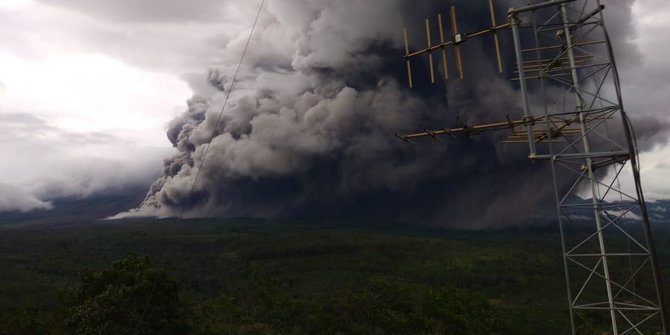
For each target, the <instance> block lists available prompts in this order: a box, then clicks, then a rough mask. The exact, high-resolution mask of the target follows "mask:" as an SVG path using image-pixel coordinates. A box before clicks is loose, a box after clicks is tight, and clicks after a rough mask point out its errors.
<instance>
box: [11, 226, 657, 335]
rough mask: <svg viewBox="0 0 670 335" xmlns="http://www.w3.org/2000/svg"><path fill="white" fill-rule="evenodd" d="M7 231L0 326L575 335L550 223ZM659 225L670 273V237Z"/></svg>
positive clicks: (42, 330)
mask: <svg viewBox="0 0 670 335" xmlns="http://www.w3.org/2000/svg"><path fill="white" fill-rule="evenodd" d="M0 229H1V230H0V269H2V271H1V272H0V334H36V335H37V334H567V333H568V332H569V329H568V327H569V319H568V313H567V308H566V306H567V302H566V296H565V285H564V282H563V278H564V277H563V267H562V261H561V256H560V254H561V253H560V244H559V242H558V233H557V232H556V231H555V229H553V228H537V229H515V230H501V231H454V230H447V229H443V228H438V227H425V226H416V225H402V224H382V223H379V224H372V223H356V222H318V223H314V222H271V221H261V220H188V221H177V220H159V221H110V222H98V223H95V224H90V225H85V226H81V225H79V226H71V227H51V228H30V227H23V228H9V227H5V228H0ZM656 232H657V234H656V238H657V240H658V241H657V242H658V245H659V248H660V250H659V259H660V261H661V262H662V263H663V264H662V265H663V269H664V273H665V276H664V277H665V278H668V277H669V276H670V273H668V271H667V270H668V260H669V259H670V257H669V256H670V243H669V242H670V231H668V230H664V229H657V230H656ZM666 286H667V285H666ZM587 331H589V332H592V333H594V334H596V333H598V332H599V330H598V329H597V327H596V328H593V329H591V330H587Z"/></svg>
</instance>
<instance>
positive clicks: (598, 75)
mask: <svg viewBox="0 0 670 335" xmlns="http://www.w3.org/2000/svg"><path fill="white" fill-rule="evenodd" d="M489 6H490V10H491V24H492V26H491V28H488V29H484V30H481V31H477V32H473V33H467V34H459V33H458V30H457V29H458V28H457V25H456V14H455V9H454V8H453V7H452V9H451V28H452V36H450V37H451V38H448V39H447V40H445V36H444V30H443V27H442V18H441V16H438V25H439V27H438V28H439V32H440V42H439V43H437V44H433V43H432V40H431V36H430V26H429V21H428V20H426V35H427V36H426V37H427V47H426V48H425V49H422V50H419V51H415V52H410V50H409V45H408V42H407V33H406V32H405V45H406V54H405V59H406V60H407V69H408V76H409V83H410V87H411V86H412V74H411V65H410V60H411V59H412V58H414V57H417V56H428V58H429V66H430V75H431V81H433V82H435V75H434V68H433V53H441V56H442V68H443V71H444V76H445V79H447V78H448V72H449V71H448V68H447V56H446V52H445V50H446V49H447V48H453V49H454V51H455V53H456V57H455V61H456V66H457V71H458V75H459V77H460V78H462V77H463V72H464V70H463V64H462V60H461V56H460V49H459V48H460V46H461V44H462V43H465V42H466V41H468V40H469V39H472V38H475V37H479V36H483V35H486V34H487V33H492V34H493V36H494V44H495V51H496V56H497V64H498V69H499V71H500V72H502V71H503V66H502V62H501V57H500V45H499V40H498V33H499V32H500V31H502V30H511V31H512V37H513V41H514V52H515V55H516V66H515V71H514V75H515V78H513V79H512V80H514V81H518V84H519V91H520V94H521V110H522V111H523V115H518V117H517V118H514V119H510V118H509V117H508V118H507V119H506V120H504V121H501V122H499V123H491V124H482V125H465V124H461V126H460V127H458V128H449V129H446V128H440V129H439V130H426V131H423V132H417V133H410V134H404V135H397V136H398V137H400V138H401V139H403V140H405V141H407V142H412V141H413V140H414V139H417V138H421V137H432V138H434V139H437V138H438V137H437V136H440V135H449V136H454V135H456V134H466V135H472V134H477V133H480V132H482V131H493V130H501V131H508V132H510V134H509V136H508V138H507V139H506V140H505V141H503V143H521V144H526V145H527V146H528V150H529V155H528V158H529V160H531V161H533V162H537V163H538V164H548V165H549V166H550V170H551V179H548V180H547V184H551V185H545V186H547V187H553V188H554V190H555V196H556V212H557V220H558V226H559V229H560V239H561V245H562V250H563V262H564V270H565V280H566V286H567V299H568V303H569V311H570V321H571V332H572V334H585V333H588V334H593V333H602V332H603V331H604V332H605V333H607V334H614V335H624V334H667V330H666V329H667V328H666V327H667V324H666V313H665V308H664V304H663V294H662V287H661V280H660V274H659V272H658V266H657V261H656V254H655V250H654V243H653V239H652V233H651V227H650V223H649V216H648V213H647V209H646V206H645V201H644V195H643V193H642V188H641V184H640V169H639V160H638V148H637V143H636V138H635V133H634V131H633V127H632V125H631V122H630V120H629V118H628V116H627V114H626V112H625V110H624V105H623V102H622V98H621V89H620V82H619V75H618V72H617V69H616V64H615V60H614V53H613V50H612V45H611V41H610V38H609V35H608V32H607V29H606V26H605V22H604V19H603V10H604V8H605V7H604V6H603V5H601V4H600V1H599V0H552V1H545V2H540V3H535V4H532V5H528V6H525V7H521V8H511V9H510V10H509V11H508V19H509V21H508V22H507V23H505V24H502V25H497V24H496V22H495V15H494V8H493V4H492V2H491V0H489ZM532 100H539V101H542V103H540V104H537V103H536V104H531V103H530V101H532ZM622 184H624V185H627V186H628V187H629V188H631V189H632V190H633V191H632V192H630V191H626V190H624V187H622ZM584 199H586V200H584Z"/></svg>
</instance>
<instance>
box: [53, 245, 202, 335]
mask: <svg viewBox="0 0 670 335" xmlns="http://www.w3.org/2000/svg"><path fill="white" fill-rule="evenodd" d="M178 289H179V287H178V284H177V282H176V281H175V280H173V279H171V278H169V277H168V276H167V274H166V273H165V271H163V270H161V269H158V268H156V267H154V266H153V265H152V264H151V263H150V262H149V260H148V259H147V258H146V257H142V256H137V255H130V256H127V257H126V258H123V259H121V260H118V261H115V262H113V263H112V265H111V266H110V267H109V268H107V269H105V270H102V271H99V272H96V271H91V270H88V269H85V270H83V271H82V272H81V273H80V283H79V285H78V286H77V288H76V291H75V293H74V297H73V298H74V299H73V302H72V305H71V306H70V307H69V308H68V313H67V314H68V315H67V318H66V319H65V326H66V327H67V328H68V329H69V330H70V331H71V332H72V333H74V334H79V335H89V334H91V335H92V334H96V335H107V334H109V335H112V334H114V335H119V334H137V335H152V334H175V335H180V334H187V333H189V332H190V328H189V326H188V322H187V318H186V317H184V315H183V314H184V311H185V309H184V305H183V303H182V301H181V299H180V297H179V294H178V293H179V292H178Z"/></svg>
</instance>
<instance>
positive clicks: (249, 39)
mask: <svg viewBox="0 0 670 335" xmlns="http://www.w3.org/2000/svg"><path fill="white" fill-rule="evenodd" d="M264 5H265V0H261V4H260V6H258V12H257V13H256V17H255V19H254V23H253V25H252V26H251V31H250V32H249V37H248V38H247V42H246V44H245V45H244V49H243V50H242V55H241V56H240V60H239V62H238V63H237V68H236V69H235V73H234V74H233V79H232V80H231V83H230V87H229V88H228V92H226V97H225V99H224V100H223V105H222V106H221V110H220V111H219V116H218V118H217V119H216V124H215V125H214V129H212V134H211V135H210V137H209V141H208V142H207V143H206V146H205V152H204V153H203V156H202V160H201V161H200V164H199V165H198V166H197V169H196V174H195V178H194V179H193V184H191V189H190V190H189V196H191V195H192V194H193V191H194V190H195V185H196V183H197V182H198V178H199V177H200V172H201V171H202V168H203V166H204V165H205V160H206V159H207V153H208V152H209V148H210V147H211V144H212V141H213V140H214V137H216V133H217V129H218V128H219V124H220V123H221V119H222V118H223V112H224V111H225V109H226V105H227V104H228V99H229V98H230V95H231V93H232V92H233V89H234V88H235V82H236V81H237V75H238V74H239V72H240V68H241V67H242V63H243V62H244V57H245V56H246V54H247V50H249V44H250V43H251V38H252V37H253V34H254V31H255V30H256V26H257V25H258V19H259V18H260V16H261V12H262V10H263V6H264ZM185 214H186V209H182V212H181V213H180V215H179V218H182V219H183V218H184V215H185ZM171 252H172V244H170V245H169V247H168V249H167V250H166V251H165V253H163V260H165V259H167V256H168V255H169V254H170V253H171ZM158 279H159V276H158V274H156V277H155V278H154V280H153V282H152V284H151V290H150V291H149V297H148V298H147V301H146V303H145V304H144V308H143V309H142V314H141V315H140V319H139V321H138V325H137V331H136V332H135V334H136V335H137V334H139V333H140V330H141V327H142V323H143V321H144V316H145V314H146V312H147V309H148V308H149V304H150V303H151V298H152V297H153V295H154V291H155V289H156V285H157V283H158Z"/></svg>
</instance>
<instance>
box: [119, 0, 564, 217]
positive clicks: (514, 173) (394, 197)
mask: <svg viewBox="0 0 670 335" xmlns="http://www.w3.org/2000/svg"><path fill="white" fill-rule="evenodd" d="M431 3H432V2H431ZM463 3H464V4H463V5H461V6H460V8H464V9H465V11H466V12H468V13H473V12H476V11H479V12H481V13H483V14H486V11H485V9H484V8H485V7H483V6H482V7H478V8H473V7H472V6H473V5H472V4H471V2H469V1H467V2H463ZM482 5H484V2H482ZM503 5H506V4H503ZM480 9H481V10H480ZM434 10H435V8H432V7H431V5H429V1H423V2H417V1H402V0H375V1H371V0H346V1H345V0H343V1H328V0H304V1H271V2H269V5H268V7H267V8H266V9H265V11H264V12H263V14H262V19H261V22H260V23H259V27H258V29H257V32H256V34H255V36H254V39H253V42H252V44H251V46H250V49H249V54H248V56H247V58H246V59H245V63H244V66H243V69H242V71H241V74H240V77H239V78H238V79H239V82H238V83H237V84H236V85H237V86H236V90H235V91H234V92H233V93H232V96H231V98H230V100H229V101H228V105H227V107H226V109H225V110H224V113H223V116H222V119H221V122H220V124H219V126H218V128H217V129H214V127H215V125H216V121H217V118H218V117H219V112H220V110H221V107H222V104H223V100H224V98H225V92H224V89H226V90H227V89H228V88H230V84H231V77H232V73H233V71H234V67H235V65H236V64H235V62H236V60H237V57H239V54H240V52H241V48H242V46H243V40H244V37H243V35H244V34H247V33H248V31H247V32H244V33H243V34H241V37H240V38H239V39H236V40H231V41H228V44H227V47H226V49H225V52H226V56H224V60H223V62H224V65H223V66H221V67H220V68H218V69H216V70H211V71H210V72H209V73H208V75H207V80H208V82H209V83H210V85H211V87H213V88H215V89H216V92H215V93H213V94H211V95H209V96H195V97H193V98H191V99H190V100H189V102H188V111H186V112H185V113H184V114H183V115H181V116H180V117H178V118H176V119H175V120H173V121H172V122H171V124H170V127H169V130H168V138H169V140H170V141H171V142H172V144H173V145H174V146H175V147H176V148H177V149H178V153H177V154H176V155H175V156H174V157H172V158H169V159H166V160H165V167H164V176H163V177H161V178H159V179H158V180H156V182H154V184H153V185H152V186H151V188H150V190H149V192H148V194H147V197H146V199H145V200H144V202H143V203H142V204H141V206H140V207H139V208H137V209H134V210H131V211H130V212H128V213H125V214H123V215H156V216H178V215H182V214H183V215H184V216H186V217H195V216H222V217H266V218H281V217H329V218H333V217H357V218H375V219H379V220H389V219H392V220H409V221H414V222H430V223H437V224H444V225H453V226H455V225H458V226H460V227H465V228H474V227H483V226H490V225H494V224H504V223H507V224H509V223H514V222H519V221H522V220H524V219H525V217H523V215H522V214H521V213H522V211H521V209H522V208H529V207H533V206H536V205H538V204H540V203H543V202H547V201H546V200H547V199H549V197H550V196H551V195H553V193H552V192H553V191H552V189H551V188H550V187H549V186H550V185H549V183H547V182H546V181H547V180H548V179H547V178H548V177H549V175H548V173H547V170H546V169H544V168H542V166H541V165H539V164H535V165H531V164H528V161H527V159H526V154H527V153H526V152H525V151H524V150H525V147H519V148H503V147H502V146H501V145H500V144H497V142H496V141H492V138H491V137H490V136H488V135H487V136H481V137H476V138H475V137H473V138H464V139H459V140H448V141H447V142H446V143H432V142H423V143H422V144H420V145H414V146H412V145H409V144H407V143H404V142H402V141H400V140H398V139H397V138H395V137H394V136H393V134H395V133H399V132H404V131H411V130H419V129H425V128H435V127H448V126H453V125H455V117H456V116H461V118H462V119H463V120H464V121H465V122H481V121H490V120H500V119H501V118H503V119H504V117H505V115H515V116H516V115H520V111H519V105H518V102H517V101H518V98H517V97H518V94H517V92H516V91H515V90H514V89H513V88H512V84H511V83H510V82H509V81H508V80H506V79H502V78H499V77H496V76H495V75H494V70H493V67H492V65H491V63H490V60H491V57H489V56H488V55H487V56H482V55H481V54H482V50H481V49H482V47H481V45H478V44H477V42H472V43H471V44H469V45H468V48H467V49H468V50H470V51H468V52H469V53H467V54H466V57H467V58H468V61H467V62H466V67H467V68H466V71H468V74H467V77H468V79H467V80H465V81H453V82H451V83H450V84H449V86H448V87H446V92H447V93H446V94H444V91H442V90H443V89H445V87H444V86H442V87H441V86H434V87H433V88H418V89H415V90H413V91H410V90H409V89H407V88H406V87H405V84H404V73H403V71H404V67H403V66H404V63H403V61H402V58H401V57H400V56H401V51H400V44H399V43H400V42H401V39H400V37H401V35H400V34H399V32H401V28H402V25H403V19H405V20H407V21H410V20H411V21H412V22H414V23H417V24H420V23H422V21H421V19H419V17H421V16H422V15H424V14H425V15H428V14H431V13H434ZM400 13H406V14H405V15H404V17H403V15H401V14H400ZM466 15H467V14H466ZM485 17H486V16H485ZM410 25H411V24H410ZM466 28H467V27H466ZM420 32H421V31H420V30H419V31H418V32H417V33H419V34H418V36H421V35H420ZM417 39H420V38H417ZM487 45H488V41H487ZM472 59H481V60H479V61H473V60H472ZM417 68H418V65H417ZM417 71H418V70H417ZM416 80H417V81H420V80H422V78H421V77H420V76H419V75H417V78H416ZM213 91H214V90H213ZM213 132H214V134H215V136H214V137H213V140H211V142H210V138H211V135H212V133H213ZM493 136H496V135H493ZM207 145H209V151H208V153H207V157H206V161H205V163H204V165H203V167H202V170H201V171H200V173H199V176H198V179H197V182H196V183H195V185H194V184H193V183H194V180H195V176H196V174H197V169H198V167H199V166H200V165H201V163H202V161H203V156H204V153H205V151H206V150H207ZM192 185H193V190H192ZM543 185H544V186H543ZM547 204H548V205H550V204H551V202H547ZM123 215H122V216H123Z"/></svg>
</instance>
